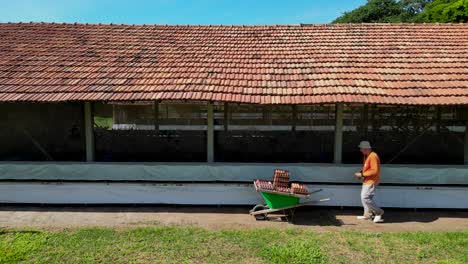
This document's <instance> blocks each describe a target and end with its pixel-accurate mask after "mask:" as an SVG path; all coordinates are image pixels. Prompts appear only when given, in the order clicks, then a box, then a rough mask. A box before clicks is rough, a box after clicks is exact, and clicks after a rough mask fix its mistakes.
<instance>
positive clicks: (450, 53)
mask: <svg viewBox="0 0 468 264" xmlns="http://www.w3.org/2000/svg"><path fill="white" fill-rule="evenodd" d="M155 99H169V100H171V99H174V100H176V99H184V100H216V101H226V102H243V103H256V104H293V103H301V104H311V103H333V102H356V103H386V104H468V24H341V25H278V26H167V25H165V26H162V25H145V26H137V25H95V24H94V25H92V24H53V23H0V102H9V101H37V102H46V101H51V102H55V101H84V100H88V101H89V100H91V101H100V100H114V101H116V100H155Z"/></svg>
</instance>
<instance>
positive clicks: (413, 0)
mask: <svg viewBox="0 0 468 264" xmlns="http://www.w3.org/2000/svg"><path fill="white" fill-rule="evenodd" d="M399 22H403V23H410V22H420V23H422V22H428V23H430V22H441V23H450V22H451V23H458V22H468V0H368V1H367V3H366V4H364V5H362V6H360V7H358V8H356V9H354V10H352V11H349V12H345V13H344V14H343V15H342V16H340V17H338V18H337V19H335V20H334V21H333V23H399Z"/></svg>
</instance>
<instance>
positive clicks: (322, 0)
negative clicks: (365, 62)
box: [0, 0, 366, 25]
mask: <svg viewBox="0 0 468 264" xmlns="http://www.w3.org/2000/svg"><path fill="white" fill-rule="evenodd" d="M365 2H366V0H283V1H280V0H269V1H268V0H133V1H131V0H113V1H112V0H61V1H60V0H0V22H19V21H22V22H29V21H34V22H40V21H43V22H81V23H124V24H245V25H252V24H299V23H328V22H330V21H332V20H333V19H334V18H336V17H338V16H339V15H340V14H342V13H343V12H344V11H349V10H351V9H354V8H356V7H358V6H360V5H362V4H364V3H365Z"/></svg>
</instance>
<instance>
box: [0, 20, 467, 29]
mask: <svg viewBox="0 0 468 264" xmlns="http://www.w3.org/2000/svg"><path fill="white" fill-rule="evenodd" d="M1 24H19V25H23V24H42V25H44V24H46V25H66V26H133V27H151V26H155V27H245V28H255V27H354V26H363V25H364V26H389V27H391V26H402V25H403V26H460V25H463V26H467V27H468V23H439V22H437V23H414V22H412V23H337V24H332V23H310V24H309V23H298V24H255V25H252V24H198V25H195V24H147V23H143V24H127V23H114V22H110V23H100V22H97V23H90V22H55V21H52V22H46V21H29V22H24V21H18V22H11V21H9V22H0V25H1Z"/></svg>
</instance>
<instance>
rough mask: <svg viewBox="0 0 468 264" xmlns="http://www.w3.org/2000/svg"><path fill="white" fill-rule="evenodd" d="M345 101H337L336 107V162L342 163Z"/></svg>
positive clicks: (334, 160)
mask: <svg viewBox="0 0 468 264" xmlns="http://www.w3.org/2000/svg"><path fill="white" fill-rule="evenodd" d="M343 107H344V105H343V103H337V104H336V108H335V144H334V158H333V162H334V163H335V164H341V162H342V160H341V159H342V151H343Z"/></svg>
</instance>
